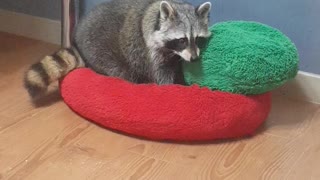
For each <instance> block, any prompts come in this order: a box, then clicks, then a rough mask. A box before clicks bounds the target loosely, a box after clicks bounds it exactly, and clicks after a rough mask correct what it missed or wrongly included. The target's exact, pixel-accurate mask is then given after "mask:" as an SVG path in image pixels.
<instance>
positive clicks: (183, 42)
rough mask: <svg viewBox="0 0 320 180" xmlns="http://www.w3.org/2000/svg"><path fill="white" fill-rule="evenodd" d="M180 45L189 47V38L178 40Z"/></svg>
mask: <svg viewBox="0 0 320 180" xmlns="http://www.w3.org/2000/svg"><path fill="white" fill-rule="evenodd" d="M178 41H179V44H183V45H187V44H188V39H187V38H181V39H178Z"/></svg>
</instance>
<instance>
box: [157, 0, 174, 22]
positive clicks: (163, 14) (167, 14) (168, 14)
mask: <svg viewBox="0 0 320 180" xmlns="http://www.w3.org/2000/svg"><path fill="white" fill-rule="evenodd" d="M175 13H176V12H175V10H174V9H173V7H172V5H171V4H170V3H169V2H168V1H161V3H160V18H161V19H163V20H167V19H168V18H173V17H174V16H175Z"/></svg>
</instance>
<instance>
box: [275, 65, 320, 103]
mask: <svg viewBox="0 0 320 180" xmlns="http://www.w3.org/2000/svg"><path fill="white" fill-rule="evenodd" d="M274 94H276V95H283V96H286V97H288V98H291V99H297V100H301V101H308V102H311V103H315V104H320V75H318V74H312V73H307V72H303V71H299V73H298V75H297V77H296V78H295V79H293V80H292V81H289V82H288V83H286V84H285V85H284V86H282V87H280V88H279V89H276V90H275V91H274Z"/></svg>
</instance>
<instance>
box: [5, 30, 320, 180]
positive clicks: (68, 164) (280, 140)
mask: <svg viewBox="0 0 320 180" xmlns="http://www.w3.org/2000/svg"><path fill="white" fill-rule="evenodd" d="M57 48H58V47H57V46H54V45H50V44H46V43H43V42H39V41H35V40H30V39H26V38H21V37H17V36H13V35H9V34H5V33H0V179H17V180H20V179H23V180H25V179H27V180H28V179H30V180H50V179H53V180H57V179H58V180H64V179H67V180H73V179H75V180H81V179H102V180H114V179H132V180H134V179H145V180H157V179H160V180H171V179H172V180H174V179H177V180H179V179H181V180H202V179H204V180H205V179H208V180H219V179H229V180H231V179H234V180H260V179H263V180H264V179H270V180H278V179H279V180H284V179H288V180H319V179H320V171H319V170H320V107H319V106H318V105H313V104H309V103H305V102H298V101H294V100H289V99H285V98H283V97H274V103H273V110H272V113H271V115H270V117H269V119H268V121H267V122H266V124H265V125H264V126H263V127H262V128H261V129H260V131H259V133H258V134H257V135H256V136H254V137H252V138H250V139H243V140H238V141H233V142H213V143H209V144H198V145H186V144H166V143H158V142H150V141H144V140H140V139H135V138H132V137H127V136H124V135H121V134H116V133H114V132H110V131H108V130H105V129H102V128H100V127H97V126H95V125H93V124H91V123H89V122H87V121H85V120H83V119H81V118H80V117H78V116H77V115H75V114H74V113H73V112H72V111H71V110H69V109H68V108H67V107H66V105H65V104H64V103H63V102H61V101H58V102H56V103H54V104H52V105H48V106H44V107H38V108H35V107H33V106H32V104H31V103H30V101H29V98H28V96H27V94H26V92H25V90H24V89H23V88H22V76H23V72H24V71H25V69H26V67H27V66H28V65H29V64H30V63H31V62H34V61H37V60H38V59H39V58H41V57H42V56H44V55H46V54H48V53H51V52H52V51H54V50H55V49H57Z"/></svg>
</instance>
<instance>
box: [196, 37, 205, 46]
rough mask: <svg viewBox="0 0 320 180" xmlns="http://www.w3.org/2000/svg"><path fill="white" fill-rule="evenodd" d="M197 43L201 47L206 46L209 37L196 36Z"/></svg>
mask: <svg viewBox="0 0 320 180" xmlns="http://www.w3.org/2000/svg"><path fill="white" fill-rule="evenodd" d="M196 44H197V46H198V47H199V48H203V47H205V45H206V44H207V38H205V37H197V38H196Z"/></svg>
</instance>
